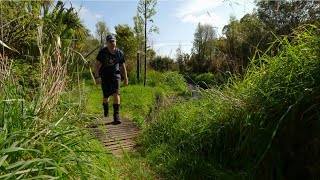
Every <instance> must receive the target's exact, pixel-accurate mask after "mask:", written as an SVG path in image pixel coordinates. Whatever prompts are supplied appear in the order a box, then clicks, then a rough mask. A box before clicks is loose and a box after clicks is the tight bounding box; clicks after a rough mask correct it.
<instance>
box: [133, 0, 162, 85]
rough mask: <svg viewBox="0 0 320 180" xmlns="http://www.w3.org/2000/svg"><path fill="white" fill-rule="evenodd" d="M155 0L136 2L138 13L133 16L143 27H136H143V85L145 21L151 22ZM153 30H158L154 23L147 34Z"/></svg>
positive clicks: (154, 10)
mask: <svg viewBox="0 0 320 180" xmlns="http://www.w3.org/2000/svg"><path fill="white" fill-rule="evenodd" d="M156 5H157V0H140V2H139V4H138V14H137V17H136V18H135V19H136V21H137V23H141V21H140V20H142V22H143V25H144V28H141V27H137V29H139V30H141V29H144V54H145V56H144V83H143V84H144V86H145V85H146V78H147V56H146V53H147V23H148V22H150V23H153V20H152V19H151V18H152V16H154V15H155V14H156V9H155V7H156ZM137 25H141V24H137ZM153 32H158V28H157V27H156V26H154V25H151V27H150V28H149V30H148V34H151V33H153Z"/></svg>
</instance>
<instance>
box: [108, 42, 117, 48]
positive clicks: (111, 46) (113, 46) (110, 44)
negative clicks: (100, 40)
mask: <svg viewBox="0 0 320 180" xmlns="http://www.w3.org/2000/svg"><path fill="white" fill-rule="evenodd" d="M116 45H117V42H116V41H115V40H111V41H108V42H107V46H108V47H110V48H115V47H116Z"/></svg>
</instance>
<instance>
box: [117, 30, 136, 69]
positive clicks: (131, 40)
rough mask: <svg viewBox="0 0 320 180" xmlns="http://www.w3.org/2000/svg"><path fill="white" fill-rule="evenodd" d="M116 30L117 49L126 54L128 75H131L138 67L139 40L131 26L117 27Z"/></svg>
mask: <svg viewBox="0 0 320 180" xmlns="http://www.w3.org/2000/svg"><path fill="white" fill-rule="evenodd" d="M115 30H116V34H117V35H116V38H117V47H118V48H119V49H121V50H122V51H123V52H124V53H125V56H126V68H127V73H128V74H131V73H132V72H133V71H134V70H136V67H137V52H138V43H137V38H136V37H135V36H134V32H133V30H132V29H131V27H130V26H129V25H117V26H116V27H115Z"/></svg>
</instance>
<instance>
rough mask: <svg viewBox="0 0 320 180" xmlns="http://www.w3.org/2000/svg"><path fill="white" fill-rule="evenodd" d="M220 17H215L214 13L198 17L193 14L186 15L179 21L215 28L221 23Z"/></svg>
mask: <svg viewBox="0 0 320 180" xmlns="http://www.w3.org/2000/svg"><path fill="white" fill-rule="evenodd" d="M221 19H222V18H221V17H219V16H218V15H216V14H215V13H212V12H211V13H210V12H206V13H202V14H200V15H193V14H188V15H186V16H184V17H182V18H181V21H182V22H184V23H192V24H198V23H201V24H210V25H213V26H216V25H217V24H220V23H221Z"/></svg>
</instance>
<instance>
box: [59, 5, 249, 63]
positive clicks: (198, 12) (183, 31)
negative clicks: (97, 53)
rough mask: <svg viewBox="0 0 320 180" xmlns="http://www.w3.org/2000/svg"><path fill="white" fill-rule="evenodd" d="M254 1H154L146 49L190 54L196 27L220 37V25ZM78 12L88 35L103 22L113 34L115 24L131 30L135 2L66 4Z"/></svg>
mask: <svg viewBox="0 0 320 180" xmlns="http://www.w3.org/2000/svg"><path fill="white" fill-rule="evenodd" d="M253 1H254V0H238V1H237V0H158V3H157V6H156V11H157V13H156V14H155V15H154V16H153V20H154V25H156V26H157V27H158V28H159V30H160V32H159V34H154V35H152V36H151V37H150V38H149V40H150V41H149V43H150V44H149V45H151V46H152V47H153V49H154V50H155V51H156V53H157V54H158V55H161V56H170V57H172V58H174V57H175V55H176V49H177V48H178V47H179V45H181V47H182V51H183V52H186V53H190V52H191V48H192V41H193V39H194V33H195V30H196V27H197V25H198V23H202V24H210V25H212V26H213V27H216V30H217V34H218V35H219V36H222V29H223V27H224V25H226V24H228V22H229V19H230V16H231V15H233V16H236V18H237V19H240V18H241V17H243V15H245V14H247V13H251V12H252V11H253V9H254V7H255V6H254V3H253ZM65 2H66V5H68V6H69V5H70V3H71V4H72V6H73V7H74V8H76V9H77V10H78V11H79V10H80V11H79V15H80V18H81V19H82V20H83V22H84V24H85V26H86V27H87V28H88V29H90V31H91V32H92V33H94V32H95V24H96V23H97V22H98V21H105V22H106V24H107V26H108V27H109V30H110V31H111V32H114V27H115V26H116V25H118V24H128V25H129V26H131V27H133V26H134V24H133V17H134V16H135V15H136V12H137V6H138V3H139V0H83V1H80V0H69V1H65Z"/></svg>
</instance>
